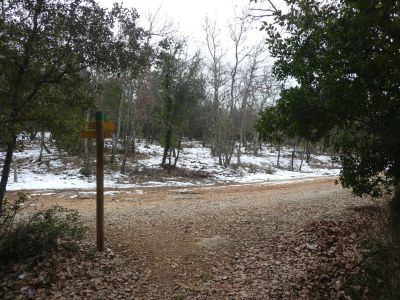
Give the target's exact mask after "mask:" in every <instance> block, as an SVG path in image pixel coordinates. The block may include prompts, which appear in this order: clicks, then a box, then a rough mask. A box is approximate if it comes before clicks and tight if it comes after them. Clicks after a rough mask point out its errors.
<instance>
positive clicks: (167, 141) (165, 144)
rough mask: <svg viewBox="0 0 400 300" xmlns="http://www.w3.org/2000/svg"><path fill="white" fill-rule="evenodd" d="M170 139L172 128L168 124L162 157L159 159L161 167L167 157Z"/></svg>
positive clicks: (164, 164)
mask: <svg viewBox="0 0 400 300" xmlns="http://www.w3.org/2000/svg"><path fill="white" fill-rule="evenodd" d="M171 139H172V128H171V127H170V126H168V128H167V131H166V133H165V140H164V153H163V157H162V161H161V165H162V166H163V167H165V166H166V161H167V157H168V154H169V152H170V150H171Z"/></svg>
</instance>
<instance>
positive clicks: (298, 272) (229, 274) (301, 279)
mask: <svg viewBox="0 0 400 300" xmlns="http://www.w3.org/2000/svg"><path fill="white" fill-rule="evenodd" d="M34 197H35V196H34ZM36 203H40V206H49V205H51V204H55V203H57V204H60V205H62V206H65V207H67V208H73V209H77V210H79V211H80V212H81V213H82V214H83V216H84V218H85V220H87V223H88V224H90V226H91V228H92V229H91V236H92V237H94V228H93V227H94V226H93V225H94V216H95V215H94V212H95V201H94V195H93V194H87V193H86V194H84V193H81V194H76V192H75V194H74V192H71V191H64V192H59V193H57V194H50V195H49V194H48V195H44V194H43V193H42V195H40V196H37V200H36ZM371 204H373V203H372V200H370V199H360V198H354V197H352V196H351V194H350V192H349V191H346V190H344V189H342V188H341V187H340V186H336V185H334V181H333V179H315V180H310V181H302V182H296V183H288V184H279V185H271V184H264V185H263V184H253V185H242V186H220V187H218V186H217V187H196V188H173V189H171V188H170V189H166V188H159V189H156V188H152V189H142V190H131V191H119V192H118V193H113V194H110V193H109V194H108V195H106V203H105V215H106V240H107V246H108V247H109V248H110V249H112V251H113V252H116V254H117V255H119V256H120V257H122V258H123V261H124V267H125V268H126V269H125V271H126V270H128V271H129V272H130V274H131V273H132V274H134V275H133V278H134V279H133V281H131V284H133V287H134V292H133V293H132V294H130V295H131V296H132V298H139V299H193V298H194V299H269V298H274V299H282V298H287V299H294V298H310V297H311V298H325V297H329V298H334V297H341V296H342V295H343V286H342V285H343V281H344V276H345V274H346V272H347V271H348V270H350V269H351V267H352V265H354V264H356V263H357V261H358V260H359V259H360V255H359V248H358V241H360V240H361V239H362V238H363V234H364V233H363V231H362V230H361V229H362V227H363V226H364V225H365V224H364V223H363V219H364V218H363V217H360V211H361V210H362V209H361V208H363V207H370V205H371ZM132 282H133V283H132ZM316 289H317V290H316Z"/></svg>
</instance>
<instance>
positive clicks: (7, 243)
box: [0, 193, 86, 262]
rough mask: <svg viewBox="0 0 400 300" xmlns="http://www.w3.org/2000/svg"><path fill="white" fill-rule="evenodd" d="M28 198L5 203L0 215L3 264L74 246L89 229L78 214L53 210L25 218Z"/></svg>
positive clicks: (0, 255)
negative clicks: (22, 210)
mask: <svg viewBox="0 0 400 300" xmlns="http://www.w3.org/2000/svg"><path fill="white" fill-rule="evenodd" d="M24 204H27V197H26V195H25V194H23V193H20V194H19V196H18V199H17V200H16V201H15V202H14V203H8V202H5V203H4V207H3V210H2V211H1V213H0V261H2V262H8V261H12V260H22V259H27V258H33V257H36V256H39V255H41V254H42V253H43V252H45V251H47V252H51V251H55V250H57V249H58V248H59V247H61V246H63V247H68V248H69V249H70V247H72V246H74V245H75V243H76V241H78V240H81V239H82V238H83V237H84V235H85V232H86V228H85V226H84V224H83V222H82V221H81V219H80V216H79V214H78V212H77V211H69V210H67V209H65V208H62V207H60V206H53V207H51V208H48V209H46V210H40V211H37V212H34V213H31V214H22V213H21V208H22V207H23V205H24Z"/></svg>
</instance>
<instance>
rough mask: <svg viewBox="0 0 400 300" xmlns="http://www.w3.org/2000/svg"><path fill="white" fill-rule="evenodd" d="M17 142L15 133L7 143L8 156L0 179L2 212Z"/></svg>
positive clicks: (0, 206) (0, 205)
mask: <svg viewBox="0 0 400 300" xmlns="http://www.w3.org/2000/svg"><path fill="white" fill-rule="evenodd" d="M16 144H17V135H16V134H13V135H12V137H11V141H10V142H9V143H8V145H7V151H6V157H5V159H4V163H3V172H2V173H1V181H0V212H1V209H2V206H3V201H4V196H5V194H6V188H7V183H8V176H9V175H10V170H11V163H12V157H13V154H14V150H15V146H16Z"/></svg>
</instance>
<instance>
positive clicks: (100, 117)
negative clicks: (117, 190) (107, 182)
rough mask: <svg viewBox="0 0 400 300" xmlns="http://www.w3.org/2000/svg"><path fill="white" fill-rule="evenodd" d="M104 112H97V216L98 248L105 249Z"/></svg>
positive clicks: (99, 249)
mask: <svg viewBox="0 0 400 300" xmlns="http://www.w3.org/2000/svg"><path fill="white" fill-rule="evenodd" d="M103 123H104V114H103V112H97V113H96V148H97V172H96V180H97V197H96V218H97V223H96V227H97V250H98V251H104V173H103V171H104V131H103Z"/></svg>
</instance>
